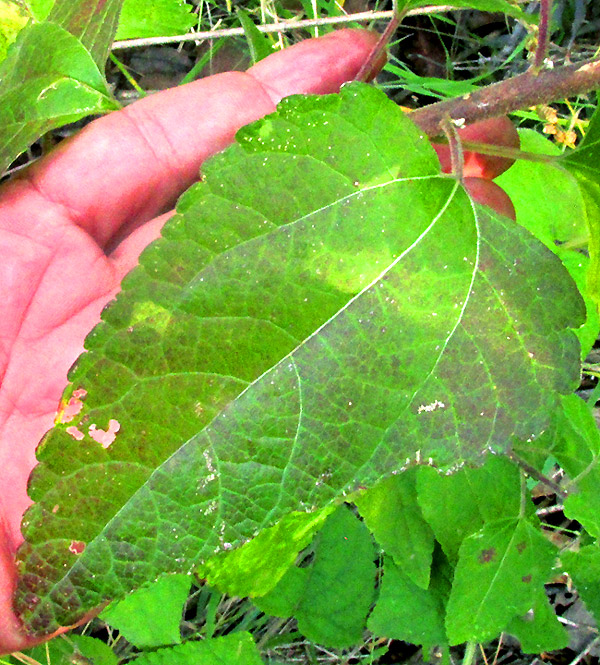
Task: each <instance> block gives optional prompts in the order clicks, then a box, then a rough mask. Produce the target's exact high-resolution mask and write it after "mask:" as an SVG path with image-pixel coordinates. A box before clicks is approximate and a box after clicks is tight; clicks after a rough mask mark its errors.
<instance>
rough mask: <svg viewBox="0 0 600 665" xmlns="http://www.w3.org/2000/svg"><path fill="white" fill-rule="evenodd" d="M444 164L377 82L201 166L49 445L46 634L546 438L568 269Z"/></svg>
mask: <svg viewBox="0 0 600 665" xmlns="http://www.w3.org/2000/svg"><path fill="white" fill-rule="evenodd" d="M365 118H367V119H369V122H368V123H366V122H365ZM349 136H352V137H353V139H352V141H349ZM408 144H410V145H411V146H412V148H411V149H410V150H407V145H408ZM438 168H439V167H438V166H437V161H436V157H435V155H434V153H433V150H432V148H431V146H430V145H429V144H428V142H427V141H426V140H424V139H423V138H421V137H420V134H419V132H418V130H417V129H416V128H415V127H414V126H413V125H412V123H411V122H410V121H409V120H408V119H407V118H406V117H405V116H404V115H403V114H402V113H401V112H400V111H399V110H398V108H397V107H396V106H395V105H394V104H392V103H391V102H389V101H388V100H387V99H386V98H385V97H384V95H383V94H382V93H380V92H377V91H376V90H374V89H372V88H370V87H368V86H365V85H362V84H355V85H352V86H348V87H346V88H345V89H344V91H343V92H342V93H341V94H340V95H332V96H327V97H323V98H318V97H317V98H315V97H308V98H302V97H296V98H289V99H288V100H286V101H284V102H283V103H282V104H281V105H280V108H279V111H278V113H276V114H274V115H272V116H269V117H267V118H266V119H264V120H262V121H259V122H258V123H255V124H254V125H251V126H250V127H248V128H246V129H244V130H242V131H241V132H240V133H239V134H238V143H237V145H235V146H233V147H231V148H229V149H228V150H227V151H226V152H224V153H222V154H221V155H218V156H217V157H216V158H214V159H213V160H212V161H211V162H210V163H208V164H206V166H205V168H204V174H205V182H203V183H200V184H199V185H197V186H195V187H194V188H192V190H190V192H188V194H187V195H186V196H184V197H183V199H182V200H181V202H180V204H179V207H178V211H179V214H178V216H176V217H175V218H174V219H173V220H172V221H171V222H170V223H169V224H168V225H167V226H166V227H165V230H164V232H163V238H162V240H160V241H159V242H157V243H155V244H154V245H153V246H152V247H150V248H149V249H148V250H147V251H146V252H145V253H144V255H143V257H142V259H141V265H140V267H139V268H138V269H137V270H135V271H133V272H132V273H131V274H130V275H129V276H128V278H127V279H126V280H125V282H124V284H123V291H122V293H121V295H120V296H119V297H118V298H117V300H116V302H115V303H114V304H113V305H112V306H111V307H110V308H109V309H108V310H106V312H105V313H104V322H103V323H102V324H100V325H99V326H98V327H96V328H95V330H94V331H93V332H92V333H91V335H90V336H89V337H88V339H87V341H86V348H87V353H86V354H84V355H83V356H81V358H80V359H79V361H78V363H77V365H76V367H75V368H74V369H73V371H72V373H71V375H70V378H71V381H72V385H71V388H70V389H69V394H70V392H72V390H74V389H75V388H77V389H85V390H86V391H87V397H86V398H85V400H84V403H83V408H82V410H81V412H80V414H79V416H78V417H77V419H76V420H75V421H72V422H69V423H65V424H62V425H59V426H58V427H56V428H55V430H54V431H53V432H52V433H51V434H50V435H49V436H48V437H47V438H46V440H45V442H44V443H43V445H42V446H41V448H40V449H39V451H38V457H39V460H40V465H39V466H38V467H37V469H36V471H35V473H34V474H33V476H32V478H31V481H30V494H31V496H32V498H33V499H34V500H35V501H36V504H35V506H34V507H33V508H32V509H31V511H30V512H29V513H28V519H27V523H26V524H25V534H26V538H27V541H28V543H27V545H26V546H24V547H23V548H22V549H21V551H20V560H21V570H22V573H23V574H24V575H26V579H27V580H28V582H27V586H26V587H25V586H22V587H21V591H20V594H19V598H18V601H17V602H18V607H19V609H20V611H21V613H22V616H23V618H24V620H25V621H26V623H27V624H28V625H29V626H30V627H31V628H32V629H33V630H35V631H37V632H41V633H43V632H46V631H49V630H52V629H53V628H54V626H56V625H57V624H60V623H64V622H67V623H70V622H72V621H74V620H76V618H77V617H79V616H81V614H82V613H83V612H85V611H87V610H88V609H90V608H92V607H94V606H96V605H98V604H99V603H101V602H102V601H103V600H105V599H111V598H114V597H119V596H120V595H122V594H123V593H125V592H127V591H128V590H129V589H132V588H134V587H135V586H138V585H139V584H141V583H143V582H145V581H147V580H149V579H154V577H156V575H157V574H160V573H161V572H187V571H189V570H190V569H192V568H193V567H194V566H196V565H198V564H199V563H201V562H202V561H203V560H207V559H209V558H210V557H212V556H213V555H214V553H215V551H216V550H227V549H229V548H231V547H233V546H236V545H239V544H241V543H242V542H243V541H245V540H247V539H250V538H252V537H253V536H255V535H256V534H257V533H258V532H259V531H260V530H261V529H263V528H265V527H268V526H270V525H272V524H274V523H275V522H276V521H277V520H278V519H280V518H281V517H283V516H284V515H286V514H288V513H289V512H290V511H293V510H299V509H300V510H315V509H317V508H321V507H326V506H329V505H331V504H332V503H335V502H338V501H339V500H340V499H341V498H342V497H343V496H344V495H345V494H347V493H348V492H349V491H353V490H355V489H357V488H358V487H359V486H360V485H367V486H370V485H373V484H375V483H376V482H377V481H378V480H379V479H380V478H381V477H382V476H385V475H389V474H391V473H392V472H394V471H399V470H400V469H401V468H402V467H403V466H404V465H405V464H406V462H407V460H411V459H412V460H415V458H417V459H421V460H428V459H429V458H431V460H432V463H434V464H437V465H438V466H439V467H442V468H447V469H451V468H456V466H457V465H459V464H464V463H472V464H480V463H481V462H482V461H483V459H484V453H485V452H487V451H488V450H489V449H493V450H495V451H497V452H501V451H503V450H506V448H507V446H508V445H509V442H510V440H511V438H513V437H515V438H520V439H532V438H535V437H537V436H538V435H539V434H540V433H541V431H542V430H543V429H545V428H546V427H547V425H548V423H549V420H550V415H551V413H552V411H553V410H554V409H555V408H556V406H557V405H558V404H559V403H560V402H559V394H560V393H567V392H569V391H570V390H571V389H572V388H573V387H574V386H575V385H576V382H577V374H578V356H579V349H578V345H577V341H576V338H575V336H574V335H573V334H572V333H571V332H570V331H568V330H566V327H568V326H577V325H579V324H580V323H581V321H582V316H583V305H582V303H581V301H580V299H579V296H578V295H577V291H576V289H575V287H574V285H573V284H572V282H571V281H570V280H569V278H568V275H567V273H566V272H565V271H564V269H563V267H562V266H561V264H560V262H559V261H558V260H557V259H556V257H555V256H554V255H553V254H552V253H551V252H548V251H547V250H546V249H545V248H544V247H543V245H541V244H540V243H539V242H538V241H536V240H535V239H534V238H533V237H531V236H530V235H529V234H528V233H527V232H526V231H524V230H522V229H520V228H519V227H518V226H515V225H514V224H513V223H512V222H509V221H508V220H503V219H501V218H499V217H497V216H493V215H491V214H490V213H489V211H488V210H487V209H485V208H483V207H479V206H474V205H473V204H472V202H471V201H470V200H469V198H468V197H467V195H466V194H465V193H464V192H463V191H462V190H461V189H460V188H459V187H458V185H457V184H456V183H455V181H454V180H452V179H451V178H448V177H445V176H440V175H439V174H438ZM300 171H301V172H302V173H303V175H304V178H305V179H304V178H303V180H299V179H298V177H297V173H298V172H300ZM248 173H252V174H253V177H252V179H248V177H247V174H248ZM409 216H410V219H411V224H410V225H407V224H406V223H405V219H407V218H408V217H409ZM449 237H451V238H452V239H453V242H452V243H448V241H447V239H448V238H449ZM515 257H518V258H515ZM517 265H518V269H516V266H517ZM556 299H560V300H561V302H563V303H564V305H563V306H562V307H561V308H559V309H557V308H553V307H552V303H553V302H554V301H555V300H556ZM153 349H156V352H154V351H153ZM459 366H460V367H461V372H460V374H458V373H457V371H456V368H457V367H459ZM517 371H518V372H519V374H520V377H521V380H520V381H519V383H518V384H515V382H514V381H513V378H514V374H515V372H517ZM465 386H471V387H472V389H470V390H466V389H465ZM169 402H170V403H171V404H172V407H171V410H170V411H169V415H166V414H165V408H166V406H165V405H166V404H168V403H169ZM109 419H115V420H118V421H119V422H121V421H122V422H127V423H128V427H122V428H121V432H120V433H119V435H118V436H117V439H116V441H115V442H114V443H113V444H112V445H111V446H110V447H109V448H103V447H102V446H101V445H100V444H98V443H97V442H96V441H95V440H94V439H93V438H92V437H91V436H87V435H86V432H88V428H89V426H90V425H91V424H92V423H93V424H96V426H97V427H104V426H105V425H106V424H107V423H108V420H109ZM165 423H168V428H166V427H165ZM72 427H76V428H79V430H80V431H81V432H83V433H84V435H85V436H84V439H83V440H82V441H79V440H77V439H75V438H73V436H72V435H71V434H70V431H71V432H72V431H73V430H70V428H72ZM57 450H60V451H61V454H60V455H57V453H56V451H57ZM74 474H76V477H77V482H76V484H74V483H73V480H72V479H73V477H74ZM108 486H110V488H111V489H110V491H108V490H106V491H102V487H108ZM99 493H100V495H101V496H102V500H101V501H99V502H96V503H94V505H93V506H92V505H90V504H89V502H86V501H84V500H82V499H83V498H84V497H86V496H91V495H98V494H99ZM192 524H193V528H192ZM519 524H520V523H519ZM483 528H484V531H485V530H486V529H490V528H491V527H490V526H489V525H485V526H484V527H483ZM519 528H524V527H519ZM384 531H385V529H384ZM73 542H82V543H85V544H86V547H85V551H84V552H83V553H81V554H78V553H74V552H73V551H72V550H73V547H72V543H73ZM396 554H397V553H396ZM459 565H460V566H461V567H462V566H464V565H465V564H464V557H462V555H461V557H460V559H459ZM413 574H414V571H413ZM418 581H419V583H420V584H426V578H424V577H422V576H421V577H420V578H418ZM536 581H539V580H538V578H536ZM532 586H533V585H532ZM63 595H68V597H69V602H68V604H63V603H62V602H61V601H60V598H62V597H63ZM452 602H453V603H456V601H455V600H453V601H452ZM524 611H526V610H524ZM495 625H496V624H494V630H495ZM457 634H458V629H456V630H455V632H454V633H453V636H452V639H454V638H455V637H456V635H457Z"/></svg>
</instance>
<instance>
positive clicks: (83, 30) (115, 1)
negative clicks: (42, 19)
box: [48, 0, 123, 71]
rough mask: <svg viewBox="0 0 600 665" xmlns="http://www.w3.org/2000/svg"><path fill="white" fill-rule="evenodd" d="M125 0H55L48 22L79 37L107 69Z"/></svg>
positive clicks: (99, 66) (101, 69)
mask: <svg viewBox="0 0 600 665" xmlns="http://www.w3.org/2000/svg"><path fill="white" fill-rule="evenodd" d="M122 4H123V0H56V1H55V3H54V6H53V7H52V10H51V11H50V13H49V14H48V21H50V22H52V23H55V24H56V25H59V26H60V27H61V28H64V29H65V30H67V31H68V32H70V33H71V34H72V35H73V36H74V37H76V38H77V39H78V40H79V41H80V42H81V43H82V44H83V46H84V47H85V48H86V49H87V51H88V53H89V54H90V55H91V56H92V59H93V60H94V62H95V63H96V65H97V66H98V69H99V70H100V71H104V64H105V63H106V59H107V58H108V53H109V50H110V46H111V44H112V42H113V40H114V38H115V33H116V31H117V24H118V21H119V13H120V11H121V5H122Z"/></svg>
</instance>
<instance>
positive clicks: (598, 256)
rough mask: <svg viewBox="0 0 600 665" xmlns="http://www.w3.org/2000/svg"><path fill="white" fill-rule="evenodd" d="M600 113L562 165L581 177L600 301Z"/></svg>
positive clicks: (593, 292)
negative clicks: (576, 148)
mask: <svg viewBox="0 0 600 665" xmlns="http://www.w3.org/2000/svg"><path fill="white" fill-rule="evenodd" d="M599 160H600V113H598V110H596V112H595V113H594V115H593V116H592V119H591V121H590V125H589V127H588V130H587V133H586V135H585V138H584V140H583V141H582V143H581V145H580V146H579V148H578V150H576V151H575V152H573V153H571V154H566V155H564V157H563V158H562V160H561V162H562V165H563V166H564V167H565V168H566V169H567V170H569V171H570V172H571V173H572V174H573V175H574V176H575V178H576V179H577V182H578V184H579V186H580V188H581V193H582V196H583V201H584V205H585V220H586V222H587V225H588V229H589V244H588V249H589V254H590V268H589V274H588V292H589V294H590V296H591V297H592V299H593V300H594V301H595V302H596V303H598V302H599V301H600V166H599V164H600V161H599Z"/></svg>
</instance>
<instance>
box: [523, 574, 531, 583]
mask: <svg viewBox="0 0 600 665" xmlns="http://www.w3.org/2000/svg"><path fill="white" fill-rule="evenodd" d="M521 582H524V583H525V584H529V583H530V582H531V575H524V576H523V577H522V578H521Z"/></svg>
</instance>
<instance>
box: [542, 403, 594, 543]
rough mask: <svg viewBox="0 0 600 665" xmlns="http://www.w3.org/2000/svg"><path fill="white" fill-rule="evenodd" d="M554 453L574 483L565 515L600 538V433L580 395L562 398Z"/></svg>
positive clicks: (565, 503) (565, 505) (565, 502)
mask: <svg viewBox="0 0 600 665" xmlns="http://www.w3.org/2000/svg"><path fill="white" fill-rule="evenodd" d="M552 453H553V455H554V456H555V457H556V459H557V460H558V461H559V463H560V465H561V466H562V467H563V468H564V469H565V470H566V472H567V473H568V474H569V477H570V478H571V480H572V481H573V483H574V487H570V488H569V495H568V496H567V498H566V499H565V501H564V508H565V515H567V516H568V517H569V518H571V519H575V520H578V521H579V522H581V524H582V525H583V526H584V527H585V529H586V530H587V531H588V533H590V534H592V535H593V536H595V537H596V538H598V537H600V491H599V488H600V432H598V425H597V424H596V420H595V419H594V416H593V414H592V410H591V409H590V407H589V406H588V405H587V404H586V403H585V402H584V401H583V400H582V399H581V398H579V397H577V396H576V395H567V396H564V397H563V398H562V409H561V411H560V412H559V413H558V423H557V434H556V438H555V445H554V447H553V448H552Z"/></svg>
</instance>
